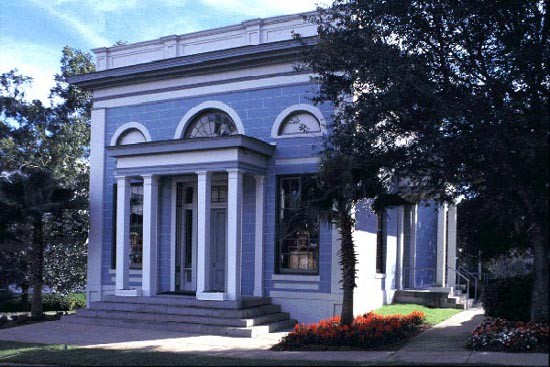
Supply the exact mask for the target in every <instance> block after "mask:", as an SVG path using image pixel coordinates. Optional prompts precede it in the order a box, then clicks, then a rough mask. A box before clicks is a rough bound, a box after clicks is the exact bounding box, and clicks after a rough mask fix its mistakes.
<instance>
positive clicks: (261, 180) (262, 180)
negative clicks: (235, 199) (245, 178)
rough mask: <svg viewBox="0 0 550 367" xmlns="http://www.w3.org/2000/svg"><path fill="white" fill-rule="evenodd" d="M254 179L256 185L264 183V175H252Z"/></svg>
mask: <svg viewBox="0 0 550 367" xmlns="http://www.w3.org/2000/svg"><path fill="white" fill-rule="evenodd" d="M254 179H255V180H256V182H257V183H260V182H261V183H263V182H264V181H265V175H254Z"/></svg>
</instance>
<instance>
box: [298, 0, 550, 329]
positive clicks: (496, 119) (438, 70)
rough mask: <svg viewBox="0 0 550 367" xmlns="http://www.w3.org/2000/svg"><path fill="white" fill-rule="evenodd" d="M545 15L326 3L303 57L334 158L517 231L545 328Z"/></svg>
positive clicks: (508, 9)
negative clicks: (509, 223)
mask: <svg viewBox="0 0 550 367" xmlns="http://www.w3.org/2000/svg"><path fill="white" fill-rule="evenodd" d="M547 7H548V3H547V2H545V1H541V0H527V1H497V2H482V3H480V2H479V1H477V0H465V1H461V2H456V1H425V2H414V1H400V0H391V1H387V0H368V1H367V0H335V1H334V2H333V5H332V6H331V7H330V8H328V9H319V10H320V14H319V15H318V16H315V17H313V21H315V22H317V25H318V34H319V37H318V43H317V44H314V45H313V46H311V47H304V68H306V69H308V70H310V71H312V72H313V73H314V74H315V75H316V77H315V80H316V81H317V82H319V84H320V91H321V93H320V96H319V98H317V99H316V102H327V101H328V102H332V103H333V105H334V106H335V107H336V109H337V110H336V116H335V120H334V124H333V126H331V129H332V134H331V135H332V136H331V138H330V139H331V141H330V142H331V143H332V149H333V150H334V151H338V149H339V148H340V146H342V147H344V149H345V152H347V153H346V154H351V155H353V160H354V161H358V162H361V161H365V162H368V161H369V160H370V159H374V162H380V167H379V168H378V170H377V174H376V176H377V178H378V179H379V181H380V182H381V183H383V184H384V186H385V189H386V190H387V191H388V192H390V193H396V194H399V195H400V196H402V197H403V198H405V199H407V200H412V201H417V200H419V199H425V198H431V199H434V200H436V201H440V202H441V201H452V200H454V199H456V198H458V197H466V198H474V197H479V198H481V199H482V200H483V201H484V203H486V204H487V208H491V209H492V210H493V211H494V212H495V213H499V212H500V213H504V212H506V213H509V215H511V216H512V217H513V220H514V222H517V223H520V224H521V225H520V227H521V228H524V233H525V234H526V235H528V236H529V242H530V244H531V246H532V248H533V253H534V256H535V271H534V272H535V277H534V282H535V283H536V285H535V286H536V288H537V290H538V292H534V293H533V295H532V297H533V313H532V317H533V318H534V319H546V318H547V316H548V298H549V297H548V294H549V292H548V273H549V271H548V222H549V216H548V205H547V203H548V177H549V175H548V169H549V162H548V151H549V149H548V138H547V133H548V125H549V124H548V121H549V120H548V117H549V115H548V112H549V111H550V108H549V106H548V98H549V96H550V73H549V72H548V65H550V47H549V46H550V45H549V42H550V40H549V37H548V33H549V32H548V30H549V26H550V25H549V24H548V16H547V10H548V9H547ZM357 173H358V176H357V177H353V179H354V181H353V183H358V182H360V180H361V179H362V178H363V176H361V175H360V174H361V172H360V171H358V172H357ZM371 175H372V172H371V171H369V170H366V171H365V172H364V178H365V180H368V179H369V178H368V177H370V176H371ZM371 179H372V178H371ZM504 208H506V211H505V210H503V209H504Z"/></svg>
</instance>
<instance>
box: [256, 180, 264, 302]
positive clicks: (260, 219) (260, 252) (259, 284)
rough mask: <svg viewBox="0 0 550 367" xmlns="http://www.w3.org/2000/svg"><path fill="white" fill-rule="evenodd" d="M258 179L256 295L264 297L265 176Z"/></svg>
mask: <svg viewBox="0 0 550 367" xmlns="http://www.w3.org/2000/svg"><path fill="white" fill-rule="evenodd" d="M254 178H255V179H256V230H255V238H254V243H255V246H254V295H255V296H256V297H261V296H262V295H263V292H262V288H263V271H264V266H263V265H264V246H263V245H264V241H263V240H264V182H265V176H254Z"/></svg>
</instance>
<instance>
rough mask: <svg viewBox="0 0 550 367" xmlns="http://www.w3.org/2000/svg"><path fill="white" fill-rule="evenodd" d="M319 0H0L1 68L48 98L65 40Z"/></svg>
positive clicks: (135, 36)
mask: <svg viewBox="0 0 550 367" xmlns="http://www.w3.org/2000/svg"><path fill="white" fill-rule="evenodd" d="M320 2H322V1H321V0H0V73H5V72H8V71H9V70H11V69H14V68H17V69H18V70H19V72H20V73H22V74H24V75H27V76H30V77H32V78H33V84H32V88H31V89H30V90H28V91H27V98H28V99H35V98H36V99H41V100H42V101H43V102H44V103H47V100H48V94H49V89H50V88H51V87H52V86H53V83H54V82H53V76H54V74H55V73H57V72H58V71H59V60H60V58H61V50H62V49H63V47H64V46H65V45H69V46H71V47H75V48H77V49H80V50H82V51H90V50H91V49H93V48H97V47H104V46H112V45H113V44H114V43H115V42H117V41H126V42H129V43H133V42H139V41H145V40H150V39H155V38H158V37H163V36H168V35H173V34H185V33H190V32H195V31H200V30H205V29H210V28H216V27H222V26H226V25H231V24H239V23H240V22H242V21H244V20H248V19H254V18H265V17H270V16H276V15H284V14H293V13H299V12H304V11H310V10H314V9H315V6H316V4H318V3H320Z"/></svg>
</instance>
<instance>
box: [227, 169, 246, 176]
mask: <svg viewBox="0 0 550 367" xmlns="http://www.w3.org/2000/svg"><path fill="white" fill-rule="evenodd" d="M226 172H227V175H228V178H235V177H238V176H242V175H243V174H244V171H243V170H242V169H238V168H230V169H227V170H226Z"/></svg>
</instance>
